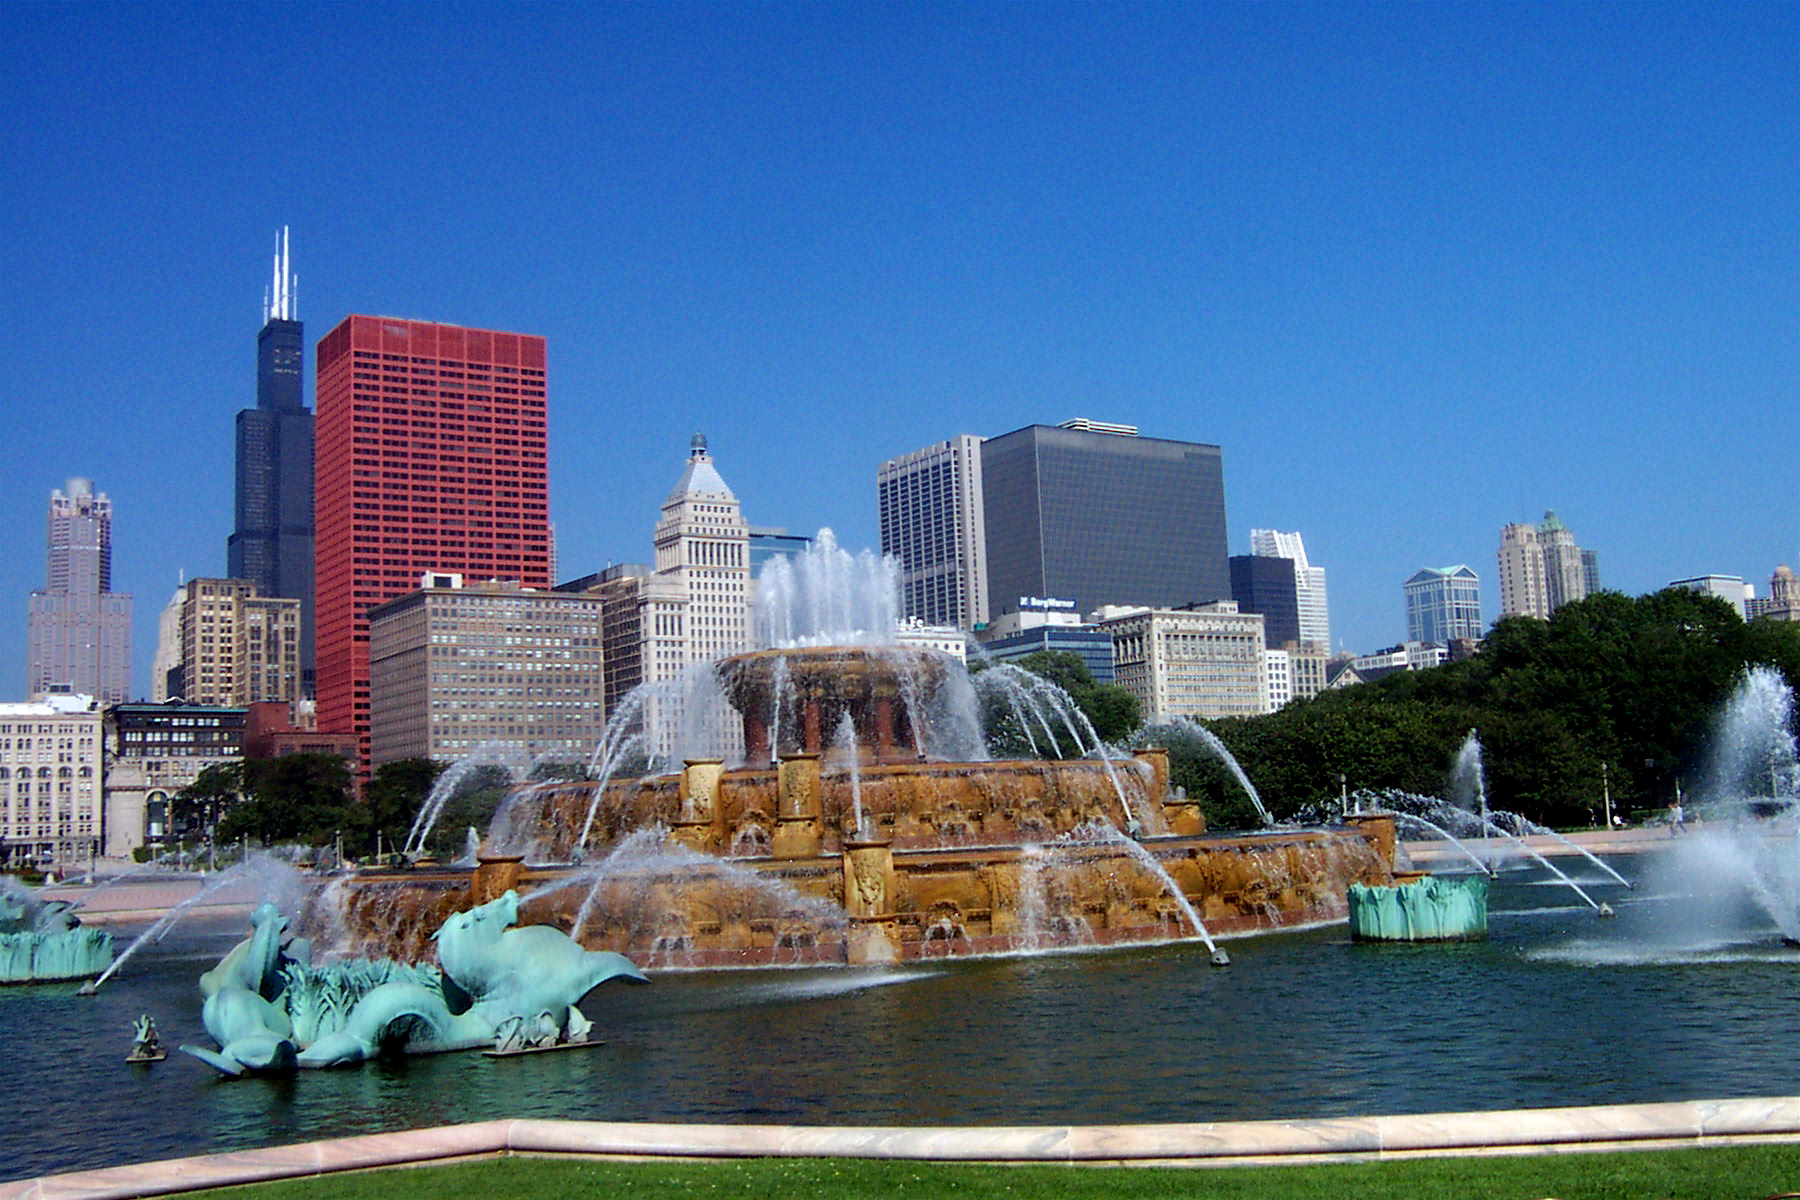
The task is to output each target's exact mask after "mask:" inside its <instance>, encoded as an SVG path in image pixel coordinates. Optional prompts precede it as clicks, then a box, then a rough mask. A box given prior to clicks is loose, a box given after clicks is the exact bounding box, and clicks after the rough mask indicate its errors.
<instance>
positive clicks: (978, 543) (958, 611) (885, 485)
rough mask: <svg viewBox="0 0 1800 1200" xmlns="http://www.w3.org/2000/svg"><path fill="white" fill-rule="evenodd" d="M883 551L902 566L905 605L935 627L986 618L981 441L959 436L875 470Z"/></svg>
mask: <svg viewBox="0 0 1800 1200" xmlns="http://www.w3.org/2000/svg"><path fill="white" fill-rule="evenodd" d="M876 492H877V496H878V499H879V505H880V517H881V552H882V553H883V554H885V555H888V556H890V557H892V558H894V559H896V560H897V561H898V562H899V564H900V610H901V613H902V614H903V615H904V616H907V617H917V618H918V619H919V620H921V621H925V622H927V623H928V624H932V625H953V626H955V627H957V628H959V629H973V628H975V627H976V626H977V625H981V624H984V623H985V622H986V621H987V619H988V594H987V561H986V554H987V539H986V537H985V532H984V527H985V517H984V514H983V511H982V487H981V439H980V438H978V437H974V436H972V435H970V434H959V435H957V436H956V437H954V438H951V439H950V440H949V441H947V442H934V443H933V444H931V445H929V446H927V447H925V448H924V449H923V450H915V451H913V452H912V453H911V454H903V455H901V456H900V457H899V458H891V459H889V460H888V461H886V462H884V463H882V464H881V469H880V470H879V471H878V472H877V473H876Z"/></svg>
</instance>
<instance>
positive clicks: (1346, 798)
mask: <svg viewBox="0 0 1800 1200" xmlns="http://www.w3.org/2000/svg"><path fill="white" fill-rule="evenodd" d="M1338 807H1340V808H1341V809H1343V815H1344V816H1346V817H1347V816H1349V815H1350V777H1349V776H1348V775H1346V774H1344V773H1343V772H1342V771H1339V772H1338Z"/></svg>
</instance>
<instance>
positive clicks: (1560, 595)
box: [1538, 510, 1588, 612]
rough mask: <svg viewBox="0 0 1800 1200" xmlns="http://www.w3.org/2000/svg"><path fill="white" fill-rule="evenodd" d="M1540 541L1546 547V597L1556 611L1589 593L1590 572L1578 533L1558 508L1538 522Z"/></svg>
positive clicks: (1551, 609)
mask: <svg viewBox="0 0 1800 1200" xmlns="http://www.w3.org/2000/svg"><path fill="white" fill-rule="evenodd" d="M1538 544H1539V545H1541V546H1542V547H1543V548H1544V597H1545V599H1546V600H1548V601H1549V603H1550V611H1551V612H1555V611H1556V610H1557V609H1559V608H1561V607H1562V606H1563V605H1565V604H1570V603H1573V602H1574V601H1576V600H1580V599H1582V598H1583V597H1584V596H1586V595H1587V594H1588V587H1587V572H1586V571H1585V570H1584V569H1583V565H1582V550H1581V547H1579V546H1577V545H1576V544H1575V535H1574V534H1573V533H1571V532H1569V527H1568V526H1567V525H1564V524H1563V523H1562V518H1560V517H1558V516H1557V515H1556V512H1555V510H1551V511H1550V512H1546V513H1545V514H1544V519H1543V521H1542V523H1540V524H1539V525H1538Z"/></svg>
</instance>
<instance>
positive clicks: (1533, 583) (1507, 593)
mask: <svg viewBox="0 0 1800 1200" xmlns="http://www.w3.org/2000/svg"><path fill="white" fill-rule="evenodd" d="M1498 557H1499V560H1500V615H1501V616H1503V617H1513V616H1517V617H1540V618H1542V617H1548V616H1549V615H1550V597H1549V593H1548V592H1547V591H1546V590H1545V587H1544V548H1543V546H1542V545H1541V544H1540V543H1539V542H1538V531H1537V526H1536V525H1529V524H1526V523H1525V522H1522V521H1520V522H1515V523H1513V524H1511V525H1507V526H1505V527H1504V528H1502V529H1501V530H1500V551H1499V555H1498Z"/></svg>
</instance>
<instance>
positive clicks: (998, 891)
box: [312, 530, 1394, 969]
mask: <svg viewBox="0 0 1800 1200" xmlns="http://www.w3.org/2000/svg"><path fill="white" fill-rule="evenodd" d="M894 595H895V585H894V577H893V573H892V567H891V564H889V563H886V562H883V561H882V560H879V559H875V558H873V557H872V556H869V555H866V554H865V555H863V556H861V557H853V556H851V555H849V554H847V553H846V552H845V551H843V550H841V549H839V548H838V547H837V546H836V544H835V542H834V540H833V539H832V537H831V534H830V531H829V530H826V531H823V532H822V534H821V536H820V538H819V540H818V542H817V544H816V545H815V546H814V547H813V549H812V550H811V551H809V552H808V553H807V554H806V555H804V556H801V557H799V558H797V559H795V560H793V561H791V562H789V561H785V560H777V561H776V562H775V563H772V564H771V565H770V567H769V568H766V569H765V571H764V573H763V575H762V577H761V579H760V580H759V596H758V602H757V628H758V630H759V633H760V635H761V636H760V640H761V641H763V642H764V643H765V644H764V645H763V647H762V648H760V649H755V650H751V651H748V652H745V653H739V654H734V655H730V656H727V657H724V658H722V659H719V660H718V661H716V662H713V663H709V664H704V665H702V666H700V667H697V668H694V669H692V670H690V671H689V672H688V673H687V674H686V675H685V676H684V677H683V678H682V679H681V680H679V681H674V682H673V683H671V684H665V685H657V686H649V687H646V688H643V689H640V690H639V692H638V693H635V694H634V695H633V696H631V697H630V698H629V699H628V700H627V701H626V702H625V703H623V704H621V705H620V706H619V711H617V712H616V713H614V714H613V719H612V723H611V725H610V726H609V728H608V731H607V735H606V739H605V741H604V743H603V744H602V746H601V747H600V748H599V749H598V750H597V751H596V753H595V756H594V763H593V773H594V774H595V776H596V777H595V778H592V779H588V780H583V781H579V782H552V783H535V784H528V785H523V786H520V787H518V788H517V789H516V790H515V791H514V792H513V793H512V794H511V795H510V796H509V797H508V798H507V800H506V801H505V802H504V804H503V805H502V807H501V810H500V811H499V812H498V813H497V814H496V816H495V818H494V820H493V822H492V824H491V826H490V828H489V829H488V831H487V834H486V837H485V838H484V839H483V840H482V843H481V845H480V848H479V851H478V854H477V859H476V862H475V863H474V865H473V867H472V869H468V868H459V869H437V868H432V867H429V866H420V867H419V868H417V869H414V870H410V871H406V872H401V873H391V874H364V875H359V876H357V877H354V878H353V879H346V880H343V881H340V882H338V883H336V884H334V885H333V886H332V887H331V889H330V890H329V895H328V896H327V897H325V899H328V900H329V901H330V903H327V904H321V905H317V906H315V909H316V912H317V913H328V914H329V917H328V918H325V917H318V916H316V915H315V918H314V919H313V920H312V924H313V925H314V926H317V928H314V929H313V930H312V932H314V933H315V935H318V936H325V935H327V934H329V935H330V936H331V937H333V938H335V939H336V941H337V942H338V943H339V944H340V947H341V948H343V949H346V950H348V951H349V952H352V953H356V954H379V955H387V956H392V957H396V958H399V959H402V960H412V961H419V960H424V959H427V958H428V957H429V956H430V953H431V943H430V941H429V937H430V935H431V933H432V932H433V931H434V930H436V929H437V928H438V927H439V926H440V925H442V923H443V922H444V920H445V919H446V918H447V917H449V916H450V915H451V914H453V913H455V912H459V911H463V910H466V909H469V908H471V907H473V906H475V905H479V904H484V903H488V902H491V901H492V900H494V899H495V898H496V897H498V896H500V895H502V894H504V893H506V892H508V891H516V892H517V893H518V894H519V895H520V897H521V904H520V913H519V920H520V921H521V922H523V923H527V924H532V923H535V924H545V925H552V926H555V927H557V928H559V929H562V930H564V931H567V932H568V933H570V934H571V936H573V937H574V938H575V939H576V940H577V941H578V942H579V943H580V944H581V945H583V946H584V947H586V948H588V949H590V950H607V951H612V952H616V953H620V954H625V955H628V956H629V957H630V958H631V959H632V960H633V961H634V962H636V963H638V964H640V965H642V966H644V967H645V968H648V969H658V968H660V969H671V968H675V969H680V968H722V967H754V966H769V965H795V966H808V965H825V964H843V965H851V966H855V965H866V964H880V963H893V962H900V961H907V960H915V959H927V958H942V957H962V956H976V955H997V954H1009V953H1024V952H1033V951H1046V950H1061V949H1079V948H1085V947H1099V946H1113V945H1120V944H1127V943H1142V942H1166V941H1186V940H1199V941H1201V942H1204V943H1205V944H1206V946H1207V947H1208V949H1209V951H1212V952H1213V954H1212V956H1213V961H1214V962H1215V963H1218V964H1221V965H1222V964H1224V963H1225V962H1227V961H1228V959H1227V956H1226V955H1225V953H1224V952H1223V951H1222V950H1219V949H1218V948H1217V946H1216V944H1215V942H1214V939H1215V938H1216V937H1218V936H1222V935H1227V934H1243V933H1249V932H1254V931H1259V930H1273V929H1292V928H1298V927H1305V926H1308V925H1315V924H1320V923H1325V922H1332V921H1339V920H1342V919H1343V917H1344V915H1345V912H1346V893H1347V890H1348V888H1349V887H1350V885H1351V884H1353V883H1356V882H1363V883H1385V882H1391V878H1392V875H1391V868H1392V863H1393V855H1394V827H1393V823H1392V821H1391V819H1389V818H1388V817H1386V816H1382V815H1379V814H1376V815H1369V816H1364V817H1354V818H1350V819H1349V820H1348V821H1347V822H1346V823H1344V824H1342V825H1338V826H1333V827H1318V828H1283V829H1265V830H1261V831H1257V832H1255V833H1247V834H1239V835H1217V834H1214V833H1211V832H1209V831H1208V829H1207V827H1206V821H1205V817H1204V815H1203V814H1202V812H1201V810H1200V806H1199V804H1198V803H1197V802H1196V801H1194V800H1192V799H1190V798H1188V797H1187V796H1186V795H1185V794H1183V793H1181V792H1180V791H1179V790H1178V789H1174V788H1172V787H1171V786H1170V782H1169V759H1168V754H1167V752H1166V751H1165V750H1163V749H1160V748H1157V747H1154V746H1151V747H1146V748H1141V749H1138V750H1136V751H1134V752H1132V753H1129V754H1126V753H1124V752H1121V751H1116V750H1112V749H1110V748H1108V747H1106V746H1104V745H1102V744H1101V743H1100V742H1099V739H1097V738H1096V737H1094V735H1093V732H1092V729H1091V727H1088V726H1087V725H1086V722H1085V718H1082V717H1081V715H1080V713H1079V710H1077V709H1075V708H1074V706H1073V705H1072V704H1070V703H1068V701H1067V697H1066V696H1061V695H1060V692H1059V691H1056V690H1055V689H1052V691H1056V696H1054V697H1050V698H1048V699H1047V698H1046V695H1045V691H1044V689H1043V688H1042V687H1041V686H1025V685H1022V684H1021V682H1020V681H1019V679H1018V674H1020V673H1018V672H1016V671H1015V670H1013V669H1010V668H995V669H990V670H987V671H980V672H977V673H975V674H974V675H971V674H970V673H969V672H968V671H967V670H966V669H965V667H964V665H963V664H962V663H961V662H959V661H957V660H956V659H954V658H953V657H951V656H949V655H947V654H943V653H941V652H938V651H933V650H927V649H922V648H917V647H911V646H905V645H899V644H896V639H895V636H894V634H893V632H892V631H893V629H894V621H893V612H894V610H895V607H896V605H895V602H894ZM871 631H877V632H871ZM1036 682H1038V683H1041V681H1036ZM984 710H986V711H988V712H992V713H1000V714H1004V715H1006V716H1007V717H1009V718H1010V719H1012V720H1013V721H1015V722H1016V723H1017V724H1018V725H1021V726H1023V727H1025V728H1026V729H1027V730H1031V729H1036V730H1040V731H1042V733H1043V735H1044V737H1043V739H1042V740H1043V742H1044V744H1059V739H1060V744H1062V745H1068V744H1071V743H1073V744H1077V745H1080V746H1081V747H1082V749H1083V751H1084V757H1081V758H1078V759H1072V760H1041V759H1036V758H1030V759H994V758H993V757H991V756H990V754H989V751H988V749H987V745H986V742H985V739H984V737H983V735H982V730H981V720H980V714H981V713H982V712H983V711H984ZM670 730H681V731H683V735H682V740H684V741H685V742H686V744H687V748H686V749H684V750H682V751H681V756H680V758H679V759H677V760H676V761H679V762H680V767H679V769H675V770H666V771H663V772H661V773H646V774H641V775H637V776H635V777H622V776H621V775H619V773H618V767H619V765H620V764H621V763H623V762H628V761H630V760H632V759H633V758H634V757H636V758H638V759H639V760H641V759H642V758H643V757H644V751H645V750H646V749H654V748H655V747H656V746H658V744H659V743H661V744H664V745H667V744H669V743H670V742H674V741H676V740H677V739H676V737H675V736H673V735H672V734H671V733H670V732H669V731H670ZM695 747H699V750H698V751H697V750H696V749H695ZM707 751H710V752H707ZM427 811H428V812H429V811H430V810H429V808H428V810H427ZM418 833H419V831H415V834H418ZM422 840H423V839H422V837H421V836H415V837H414V838H413V839H412V842H413V843H414V844H415V845H417V844H421V843H422ZM325 924H329V925H330V926H331V928H330V929H329V930H328V929H326V928H324V927H323V926H324V925H325Z"/></svg>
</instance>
